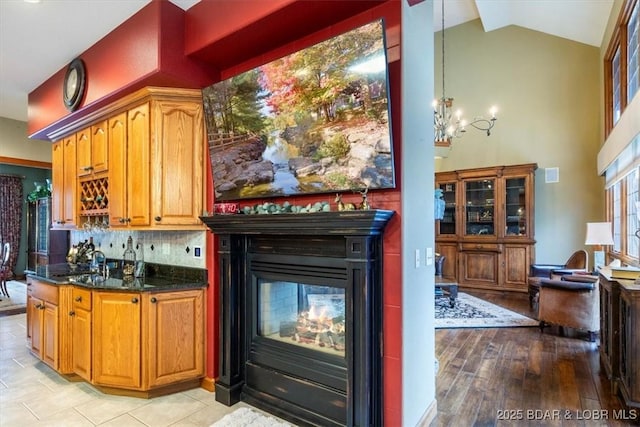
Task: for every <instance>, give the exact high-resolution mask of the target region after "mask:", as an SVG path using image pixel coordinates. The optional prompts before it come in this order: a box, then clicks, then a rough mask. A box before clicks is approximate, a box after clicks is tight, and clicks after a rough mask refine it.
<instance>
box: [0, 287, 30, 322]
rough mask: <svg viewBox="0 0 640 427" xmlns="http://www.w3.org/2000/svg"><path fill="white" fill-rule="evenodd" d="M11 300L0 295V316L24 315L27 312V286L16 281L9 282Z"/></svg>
mask: <svg viewBox="0 0 640 427" xmlns="http://www.w3.org/2000/svg"><path fill="white" fill-rule="evenodd" d="M7 291H9V295H10V296H11V297H10V298H7V297H6V296H5V295H4V294H2V293H0V300H2V301H0V316H10V315H13V314H20V313H24V312H25V311H26V310H27V285H26V284H25V283H22V282H18V281H16V280H10V281H8V282H7Z"/></svg>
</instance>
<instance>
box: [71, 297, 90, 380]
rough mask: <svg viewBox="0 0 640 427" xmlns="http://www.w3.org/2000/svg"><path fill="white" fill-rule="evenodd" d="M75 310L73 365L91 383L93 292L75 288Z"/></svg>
mask: <svg viewBox="0 0 640 427" xmlns="http://www.w3.org/2000/svg"><path fill="white" fill-rule="evenodd" d="M72 298H73V303H72V307H73V309H72V310H71V311H70V312H69V316H71V330H72V334H73V349H72V352H71V359H72V361H71V363H72V367H73V372H74V373H75V374H76V375H78V376H80V377H82V378H84V379H85V380H86V381H91V372H92V370H91V366H92V363H91V336H92V334H91V331H92V321H91V291H90V290H87V289H82V288H78V287H74V288H73V293H72Z"/></svg>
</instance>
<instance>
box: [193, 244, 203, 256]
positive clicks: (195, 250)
mask: <svg viewBox="0 0 640 427" xmlns="http://www.w3.org/2000/svg"><path fill="white" fill-rule="evenodd" d="M193 257H194V258H202V248H201V247H200V246H194V247H193Z"/></svg>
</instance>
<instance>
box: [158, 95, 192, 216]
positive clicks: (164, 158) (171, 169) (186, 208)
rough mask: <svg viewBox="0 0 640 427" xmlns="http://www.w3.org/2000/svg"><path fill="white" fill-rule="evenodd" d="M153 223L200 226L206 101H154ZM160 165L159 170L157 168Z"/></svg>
mask: <svg viewBox="0 0 640 427" xmlns="http://www.w3.org/2000/svg"><path fill="white" fill-rule="evenodd" d="M153 116H154V117H153V123H154V132H155V135H157V137H156V139H155V140H154V147H153V155H152V164H153V165H154V167H153V168H152V169H151V172H152V177H151V181H152V183H153V185H152V189H153V191H152V200H153V204H152V206H153V222H154V224H155V225H157V226H165V225H180V226H200V225H201V224H202V223H201V221H200V215H202V208H203V206H204V204H203V182H204V179H203V170H204V168H203V166H204V157H203V153H204V149H203V143H204V140H203V135H204V129H203V123H204V121H203V117H202V102H193V101H190V102H184V101H180V102H176V101H170V100H169V101H168V100H162V99H159V100H157V101H155V102H153ZM156 165H157V167H156Z"/></svg>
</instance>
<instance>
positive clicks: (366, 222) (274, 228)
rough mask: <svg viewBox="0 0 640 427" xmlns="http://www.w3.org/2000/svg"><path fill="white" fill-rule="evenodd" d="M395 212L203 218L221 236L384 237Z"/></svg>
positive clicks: (374, 210) (365, 211)
mask: <svg viewBox="0 0 640 427" xmlns="http://www.w3.org/2000/svg"><path fill="white" fill-rule="evenodd" d="M393 214H394V211H390V210H382V209H371V210H363V211H361V210H357V211H339V212H317V213H299V214H294V213H290V214H263V215H260V214H254V215H245V214H236V215H212V216H203V217H200V219H201V220H202V222H204V223H205V224H206V225H207V227H209V229H211V231H213V232H214V233H220V234H276V235H284V234H296V235H301V234H308V235H348V236H376V235H380V234H382V231H383V230H384V227H385V225H386V224H387V222H388V221H389V219H391V217H392V216H393Z"/></svg>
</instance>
